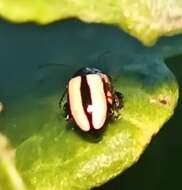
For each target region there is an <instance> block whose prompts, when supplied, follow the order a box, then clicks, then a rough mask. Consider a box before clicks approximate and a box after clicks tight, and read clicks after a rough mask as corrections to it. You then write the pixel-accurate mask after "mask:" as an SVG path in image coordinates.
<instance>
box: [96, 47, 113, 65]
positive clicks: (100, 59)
mask: <svg viewBox="0 0 182 190" xmlns="http://www.w3.org/2000/svg"><path fill="white" fill-rule="evenodd" d="M110 53H111V51H110V50H105V51H104V52H103V53H101V54H100V55H99V56H98V58H97V60H98V63H101V61H102V58H103V57H104V56H106V55H108V54H110ZM101 65H102V64H101Z"/></svg>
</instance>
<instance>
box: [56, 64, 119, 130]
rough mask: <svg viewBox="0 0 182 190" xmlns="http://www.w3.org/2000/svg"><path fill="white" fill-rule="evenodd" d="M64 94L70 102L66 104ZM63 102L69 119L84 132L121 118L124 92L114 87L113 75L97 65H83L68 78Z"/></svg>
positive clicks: (98, 128) (97, 128) (61, 102)
mask: <svg viewBox="0 0 182 190" xmlns="http://www.w3.org/2000/svg"><path fill="white" fill-rule="evenodd" d="M65 95H66V96H65ZM64 97H66V103H64V105H63V106H62V104H63V99H64ZM59 105H60V107H61V108H62V107H63V110H64V113H65V119H66V120H67V121H73V122H74V123H75V124H76V126H77V127H79V128H80V129H81V130H82V131H84V132H89V131H97V130H100V129H102V128H103V127H104V126H105V125H106V123H108V122H109V121H110V120H116V119H118V118H119V116H120V114H119V110H120V109H121V108H122V94H121V93H120V92H117V91H115V90H114V88H113V86H112V84H111V77H109V76H108V75H106V74H104V73H103V72H101V71H100V70H98V69H95V68H83V69H80V70H79V71H77V72H76V73H75V74H74V75H73V76H72V77H71V79H70V80H69V81H68V84H67V87H66V91H65V93H64V95H63V96H62V98H61V100H60V103H59Z"/></svg>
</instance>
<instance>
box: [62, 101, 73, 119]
mask: <svg viewBox="0 0 182 190" xmlns="http://www.w3.org/2000/svg"><path fill="white" fill-rule="evenodd" d="M63 111H64V118H65V120H66V121H68V120H70V119H72V116H71V112H70V108H69V105H68V103H65V104H64V106H63Z"/></svg>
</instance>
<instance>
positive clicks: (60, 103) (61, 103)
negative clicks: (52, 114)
mask: <svg viewBox="0 0 182 190" xmlns="http://www.w3.org/2000/svg"><path fill="white" fill-rule="evenodd" d="M66 92H67V88H66V90H65V91H64V92H63V95H62V96H61V98H60V100H59V108H60V109H62V108H63V106H64V105H63V99H64V97H65V95H66Z"/></svg>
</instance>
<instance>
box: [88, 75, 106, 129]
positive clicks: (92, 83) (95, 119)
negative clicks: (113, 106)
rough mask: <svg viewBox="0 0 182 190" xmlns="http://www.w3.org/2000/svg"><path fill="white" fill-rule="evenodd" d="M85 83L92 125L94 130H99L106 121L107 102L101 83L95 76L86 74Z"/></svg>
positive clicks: (97, 76)
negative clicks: (88, 92) (89, 101)
mask: <svg viewBox="0 0 182 190" xmlns="http://www.w3.org/2000/svg"><path fill="white" fill-rule="evenodd" d="M87 82H88V85H89V88H90V93H91V100H92V105H91V106H92V124H93V127H94V128H95V129H100V128H101V127H102V126H103V125H104V123H105V120H106V114H107V102H106V97H105V92H104V86H103V81H102V79H101V77H100V76H99V75H97V74H88V75H87Z"/></svg>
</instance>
